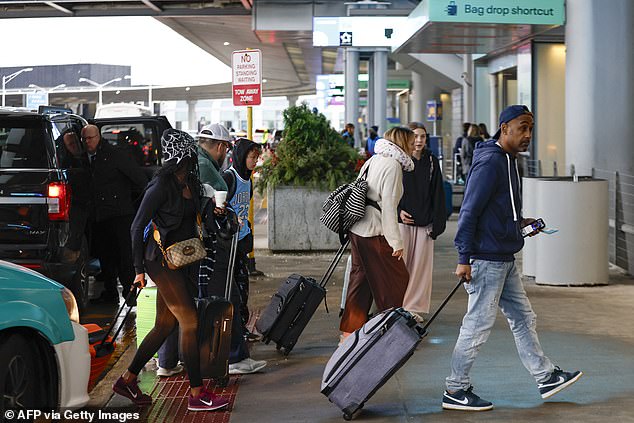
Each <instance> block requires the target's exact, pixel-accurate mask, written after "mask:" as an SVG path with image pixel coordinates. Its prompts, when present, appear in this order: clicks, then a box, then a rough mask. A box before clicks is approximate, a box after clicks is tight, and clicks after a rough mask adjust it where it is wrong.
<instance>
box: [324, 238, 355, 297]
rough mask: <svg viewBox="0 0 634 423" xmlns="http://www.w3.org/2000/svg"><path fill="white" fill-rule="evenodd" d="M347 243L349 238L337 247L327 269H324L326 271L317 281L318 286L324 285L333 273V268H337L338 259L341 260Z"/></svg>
mask: <svg viewBox="0 0 634 423" xmlns="http://www.w3.org/2000/svg"><path fill="white" fill-rule="evenodd" d="M348 245H350V240H349V239H347V240H346V242H345V243H344V244H342V245H341V247H339V249H338V250H337V253H336V254H335V258H334V259H333V260H332V261H331V262H330V265H329V266H328V269H326V273H324V276H322V278H321V281H319V286H321V287H322V288H325V287H326V284H327V283H328V281H329V280H330V278H331V277H332V275H333V273H335V269H336V268H337V265H338V264H339V261H341V256H343V253H344V252H345V251H346V248H348Z"/></svg>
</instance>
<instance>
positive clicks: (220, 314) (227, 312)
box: [196, 232, 238, 386]
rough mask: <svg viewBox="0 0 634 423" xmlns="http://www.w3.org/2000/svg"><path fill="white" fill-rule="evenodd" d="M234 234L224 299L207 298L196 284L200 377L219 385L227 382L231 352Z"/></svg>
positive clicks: (224, 384) (236, 239)
mask: <svg viewBox="0 0 634 423" xmlns="http://www.w3.org/2000/svg"><path fill="white" fill-rule="evenodd" d="M237 245H238V233H237V232H236V233H235V234H234V236H233V238H232V240H231V251H230V253H229V267H228V270H227V280H226V285H225V296H224V297H217V296H211V297H209V296H208V295H207V286H206V285H201V284H200V283H199V284H198V298H197V299H196V306H197V308H198V345H199V347H200V373H201V375H202V377H203V378H212V379H215V380H216V382H217V383H218V384H219V385H221V386H226V385H227V383H228V382H229V353H230V351H231V322H232V321H233V313H234V310H233V304H231V301H229V295H230V293H231V283H232V280H233V268H234V263H235V260H236V249H237Z"/></svg>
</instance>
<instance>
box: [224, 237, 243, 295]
mask: <svg viewBox="0 0 634 423" xmlns="http://www.w3.org/2000/svg"><path fill="white" fill-rule="evenodd" d="M239 234H240V233H239V232H236V233H235V234H233V237H232V238H231V249H230V250H229V268H227V281H226V282H225V298H226V299H227V300H229V298H230V295H231V282H232V281H233V272H234V270H235V264H236V256H237V254H238V235H239Z"/></svg>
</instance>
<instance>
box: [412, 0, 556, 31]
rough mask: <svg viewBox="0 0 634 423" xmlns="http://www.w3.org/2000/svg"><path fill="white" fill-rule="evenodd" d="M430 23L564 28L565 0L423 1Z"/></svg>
mask: <svg viewBox="0 0 634 423" xmlns="http://www.w3.org/2000/svg"><path fill="white" fill-rule="evenodd" d="M423 1H424V3H426V5H425V6H423V7H424V8H425V9H427V16H428V17H429V20H430V21H431V22H467V23H502V24H529V25H563V24H564V21H565V8H564V0H423Z"/></svg>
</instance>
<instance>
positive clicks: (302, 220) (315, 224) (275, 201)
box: [267, 186, 340, 251]
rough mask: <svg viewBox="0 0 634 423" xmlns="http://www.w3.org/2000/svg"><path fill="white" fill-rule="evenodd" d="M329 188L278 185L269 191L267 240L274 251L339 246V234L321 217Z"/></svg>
mask: <svg viewBox="0 0 634 423" xmlns="http://www.w3.org/2000/svg"><path fill="white" fill-rule="evenodd" d="M328 194H329V192H327V191H317V190H313V189H309V188H304V187H292V186H277V187H275V188H272V189H269V190H268V191H267V203H268V208H267V213H268V241H269V250H272V251H315V250H336V249H338V248H339V246H340V243H339V236H338V235H337V234H335V233H334V232H331V231H330V230H328V229H327V228H326V227H325V226H324V225H322V223H321V222H320V221H319V216H321V206H322V204H323V203H324V201H325V200H326V197H328Z"/></svg>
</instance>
